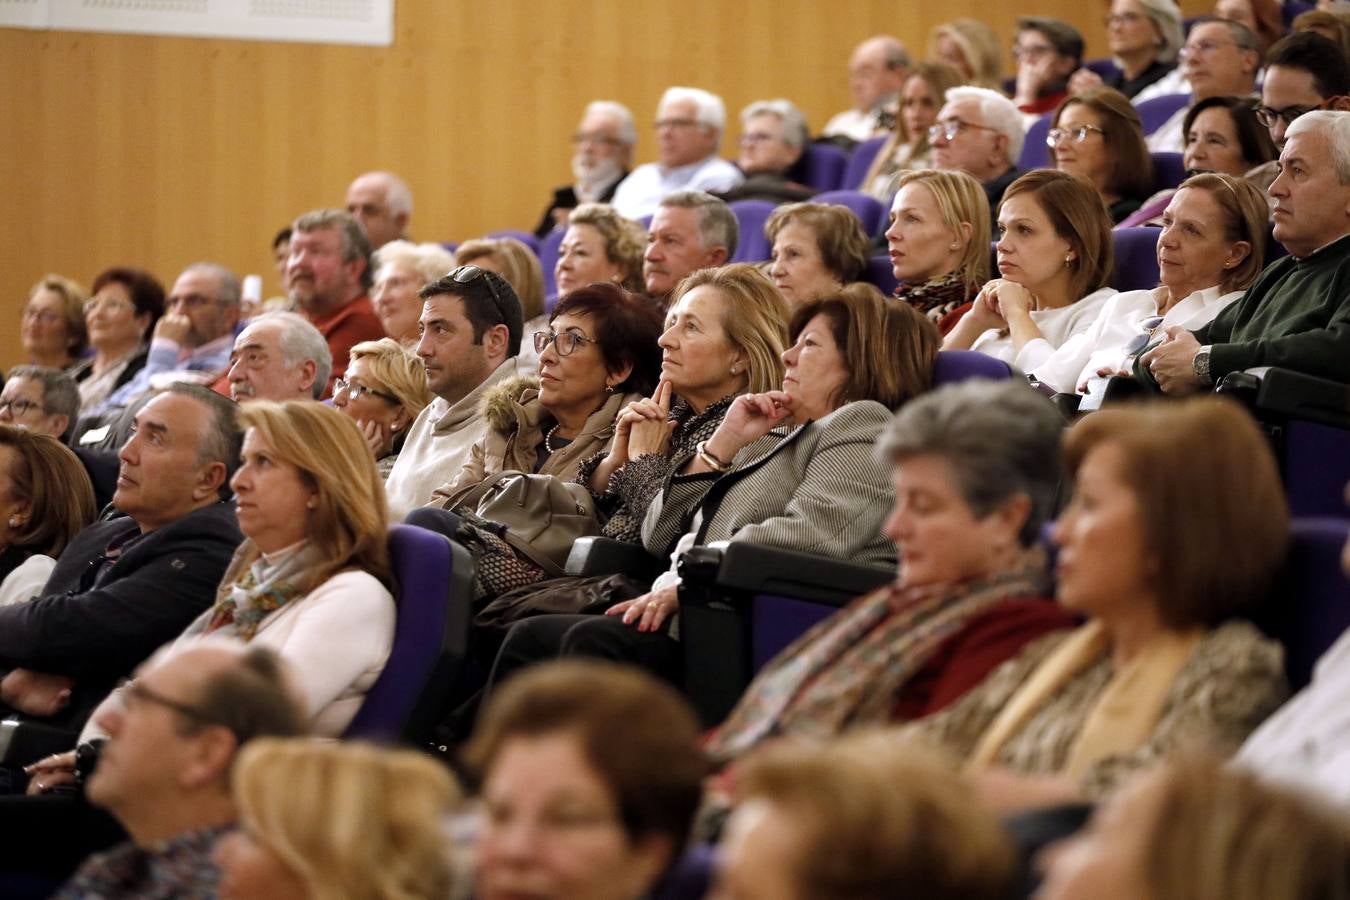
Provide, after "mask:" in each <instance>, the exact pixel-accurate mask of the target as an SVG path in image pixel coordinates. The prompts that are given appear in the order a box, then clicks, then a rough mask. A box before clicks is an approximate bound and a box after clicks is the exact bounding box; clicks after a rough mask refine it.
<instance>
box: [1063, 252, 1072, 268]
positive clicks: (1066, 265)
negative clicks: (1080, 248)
mask: <svg viewBox="0 0 1350 900" xmlns="http://www.w3.org/2000/svg"><path fill="white" fill-rule="evenodd" d="M1071 265H1073V254H1072V253H1069V254H1067V255H1065V257H1064V268H1066V269H1067V268H1069V266H1071Z"/></svg>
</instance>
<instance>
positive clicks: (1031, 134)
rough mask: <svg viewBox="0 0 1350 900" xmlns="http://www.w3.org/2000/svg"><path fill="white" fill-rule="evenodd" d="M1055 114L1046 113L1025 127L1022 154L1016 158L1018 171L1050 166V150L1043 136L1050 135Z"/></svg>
mask: <svg viewBox="0 0 1350 900" xmlns="http://www.w3.org/2000/svg"><path fill="white" fill-rule="evenodd" d="M1054 118H1055V114H1054V113H1052V112H1048V113H1046V114H1045V115H1043V116H1041V117H1040V118H1039V119H1037V120H1036V121H1034V122H1032V123H1031V124H1030V125H1028V126H1027V134H1026V138H1025V139H1024V140H1023V141H1022V153H1021V155H1020V156H1018V157H1017V167H1018V168H1019V169H1027V170H1030V169H1044V168H1046V167H1047V166H1050V165H1051V164H1052V163H1051V161H1050V148H1049V147H1048V146H1046V144H1045V136H1046V135H1047V134H1049V133H1050V123H1051V122H1052V121H1053V120H1054Z"/></svg>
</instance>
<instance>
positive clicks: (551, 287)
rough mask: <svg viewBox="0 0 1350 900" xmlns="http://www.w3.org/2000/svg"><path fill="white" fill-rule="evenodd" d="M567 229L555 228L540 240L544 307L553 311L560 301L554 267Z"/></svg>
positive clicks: (540, 266)
mask: <svg viewBox="0 0 1350 900" xmlns="http://www.w3.org/2000/svg"><path fill="white" fill-rule="evenodd" d="M566 233H567V231H566V229H563V228H555V229H553V230H552V231H550V232H549V233H548V234H546V235H544V238H543V240H541V241H540V242H539V268H541V269H543V270H544V308H545V309H546V310H547V311H548V312H553V306H554V304H555V303H557V302H558V284H557V282H556V281H555V280H554V278H553V267H554V266H556V265H557V264H558V248H559V247H561V246H562V239H563V235H564V234H566Z"/></svg>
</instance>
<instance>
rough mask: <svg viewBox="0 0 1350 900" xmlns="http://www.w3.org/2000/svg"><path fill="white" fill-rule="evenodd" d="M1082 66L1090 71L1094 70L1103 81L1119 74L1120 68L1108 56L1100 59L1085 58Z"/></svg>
mask: <svg viewBox="0 0 1350 900" xmlns="http://www.w3.org/2000/svg"><path fill="white" fill-rule="evenodd" d="M1083 68H1085V69H1087V70H1088V71H1090V72H1096V73H1097V74H1098V75H1100V76H1101V78H1102V80H1103V81H1105V80H1106V79H1108V78H1114V77H1116V76H1117V75H1119V74H1120V68H1119V67H1118V66H1117V65H1116V64H1115V62H1114V61H1113V60H1112V59H1111V58H1110V57H1102V58H1101V59H1085V60H1083Z"/></svg>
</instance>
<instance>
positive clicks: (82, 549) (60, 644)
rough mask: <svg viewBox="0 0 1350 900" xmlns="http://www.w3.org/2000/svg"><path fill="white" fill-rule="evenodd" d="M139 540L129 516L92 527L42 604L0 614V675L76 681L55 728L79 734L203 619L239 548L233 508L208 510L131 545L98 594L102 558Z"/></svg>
mask: <svg viewBox="0 0 1350 900" xmlns="http://www.w3.org/2000/svg"><path fill="white" fill-rule="evenodd" d="M136 530H137V525H136V523H135V522H134V521H133V520H132V519H130V518H129V517H127V516H122V517H120V518H117V519H113V520H111V521H108V522H95V523H94V524H93V525H90V526H89V527H88V528H86V529H84V530H83V531H81V532H80V533H79V534H78V535H76V537H75V540H74V541H72V542H71V544H70V546H69V547H67V548H66V550H65V552H64V553H62V554H61V558H60V559H59V560H57V563H56V568H55V569H54V570H53V571H52V574H51V577H50V578H48V579H47V584H46V587H45V588H44V589H43V592H42V596H40V597H36V598H34V599H32V600H30V601H28V602H27V603H15V604H11V605H9V606H4V607H0V668H4V669H12V668H20V667H22V668H27V669H35V670H37V671H40V672H50V673H54V674H58V675H66V676H69V677H71V678H73V679H75V690H74V691H73V692H72V698H71V703H70V705H69V706H68V707H67V709H66V710H64V711H62V713H60V714H59V715H58V716H56V717H54V718H53V719H52V720H50V721H51V724H54V725H60V726H62V727H78V725H79V724H82V723H83V721H84V719H85V718H87V717H88V714H89V713H90V712H91V711H92V710H93V707H94V706H95V705H97V704H98V702H99V701H100V700H101V699H102V698H103V697H104V696H106V695H107V694H108V692H109V691H110V690H111V689H112V688H113V686H114V685H115V684H116V682H117V681H118V679H120V678H123V677H125V676H127V675H129V674H130V673H131V671H132V670H133V669H135V667H136V666H137V665H139V664H140V663H141V662H142V661H143V660H144V659H145V658H146V657H148V656H149V655H150V654H151V653H152V652H154V651H155V650H156V649H157V648H158V647H159V646H160V645H162V644H165V643H167V642H168V641H171V640H173V639H174V638H175V637H177V636H178V635H179V634H180V633H181V632H182V631H183V629H184V628H186V627H187V626H188V624H189V623H190V622H191V621H192V620H193V619H195V618H196V617H197V616H198V615H200V614H201V613H202V612H203V611H204V610H206V609H207V608H208V607H209V606H210V605H211V604H212V603H213V602H214V601H215V596H216V587H217V586H218V585H219V584H220V579H221V578H222V577H223V576H224V574H225V567H226V566H227V565H228V564H229V562H230V558H231V557H232V556H233V555H234V551H235V548H236V547H237V546H238V545H239V543H240V541H242V540H243V535H242V534H241V533H240V532H239V526H238V523H237V522H236V521H235V516H234V508H233V507H232V506H231V505H230V504H229V503H225V502H220V503H214V504H212V505H211V506H208V507H205V508H203V509H199V510H196V511H195V512H191V513H189V514H188V515H186V516H184V517H183V518H181V519H179V520H178V521H176V522H173V523H172V524H169V525H165V526H163V527H162V528H158V529H156V530H155V531H152V532H150V533H149V534H147V535H145V536H144V537H142V538H140V539H138V540H136V541H135V542H134V543H132V544H131V545H130V546H129V547H127V548H126V549H125V550H124V552H123V553H122V554H121V556H120V557H119V558H118V559H117V561H116V562H115V563H114V564H113V566H112V568H110V569H109V570H108V572H107V573H106V574H105V575H104V576H103V578H102V579H101V580H100V581H98V583H97V584H94V581H95V578H94V576H95V574H96V569H97V568H98V566H99V565H100V563H101V562H102V560H103V553H104V550H105V549H106V548H107V547H108V545H109V544H110V543H112V542H113V541H114V540H116V539H118V538H121V537H125V536H126V535H128V534H130V533H132V532H135V531H136Z"/></svg>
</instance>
